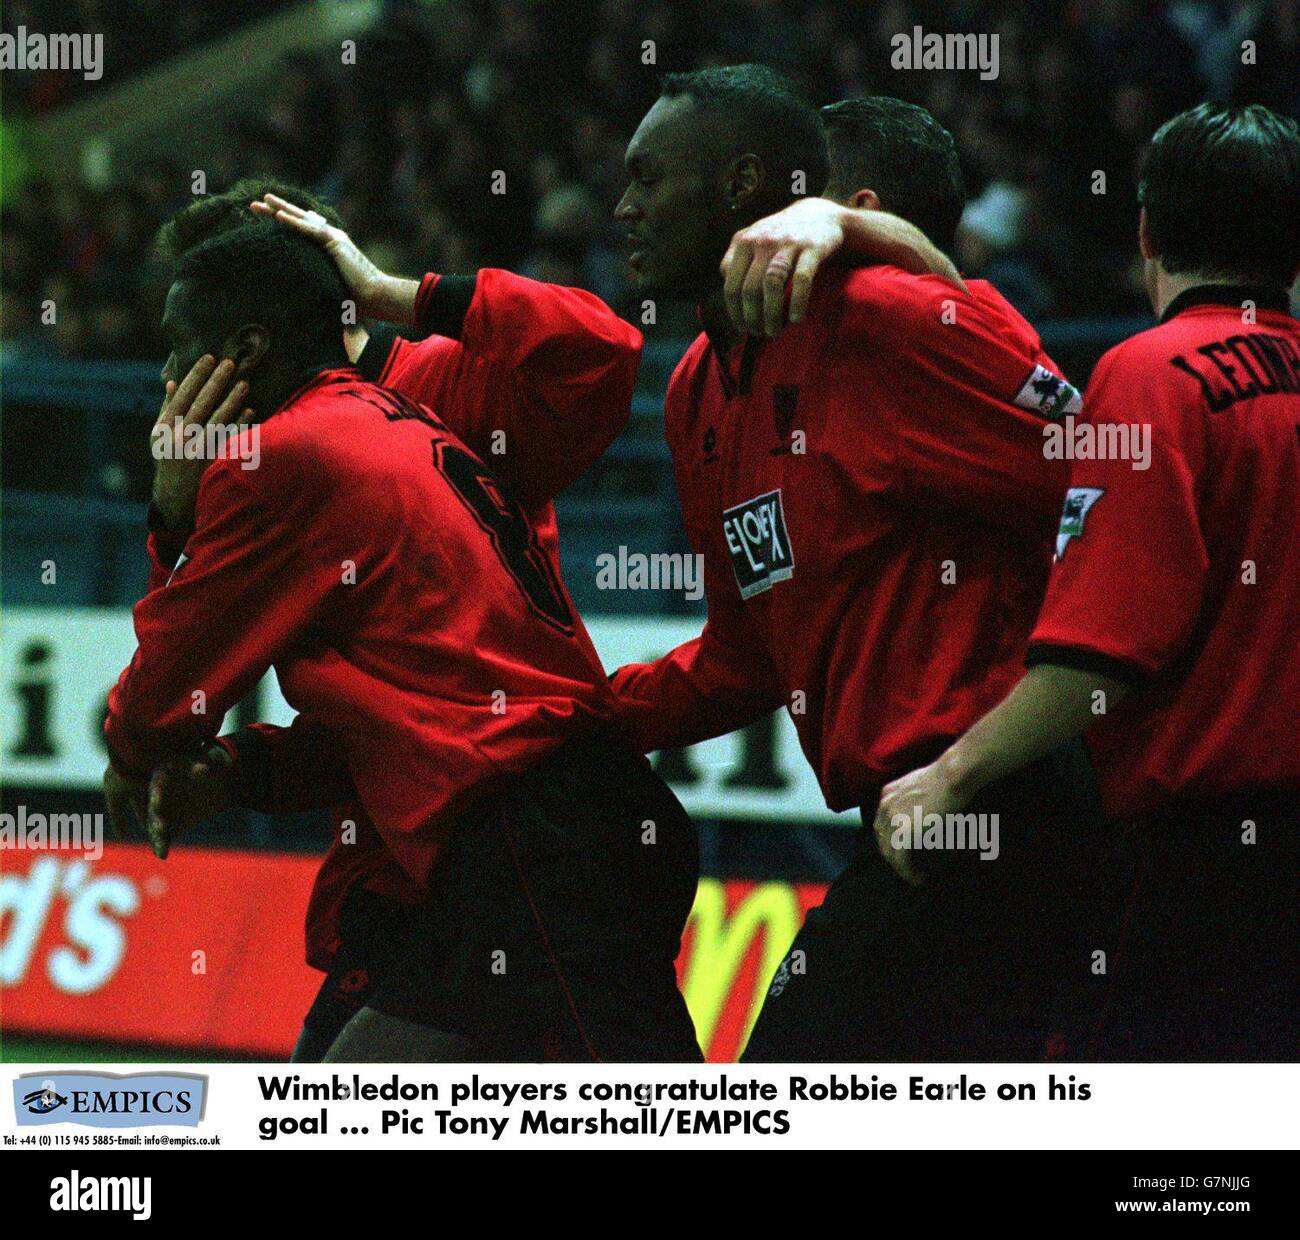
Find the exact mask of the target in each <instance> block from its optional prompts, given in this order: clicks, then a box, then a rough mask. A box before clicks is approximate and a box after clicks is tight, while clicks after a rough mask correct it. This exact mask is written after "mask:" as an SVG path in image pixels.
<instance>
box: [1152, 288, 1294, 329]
mask: <svg viewBox="0 0 1300 1240" xmlns="http://www.w3.org/2000/svg"><path fill="white" fill-rule="evenodd" d="M1245 301H1253V302H1254V303H1255V305H1256V306H1257V307H1258V308H1259V309H1261V310H1277V311H1279V312H1280V313H1282V314H1290V313H1291V299H1290V297H1289V295H1288V294H1287V291H1286V289H1284V288H1282V287H1280V286H1279V285H1275V284H1198V285H1197V286H1196V287H1195V288H1188V289H1184V290H1183V291H1182V292H1181V293H1179V294H1178V296H1177V297H1175V298H1174V299H1173V301H1171V302H1170V303H1169V304H1168V305H1167V306H1166V307H1165V312H1164V314H1162V315H1161V316H1160V321H1161V322H1162V323H1168V322H1169V320H1170V319H1172V318H1173V317H1174V315H1176V314H1182V312H1183V311H1184V310H1190V309H1191V308H1192V307H1193V306H1235V307H1237V308H1238V309H1240V308H1241V304H1242V302H1245Z"/></svg>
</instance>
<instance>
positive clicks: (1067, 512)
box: [1056, 487, 1106, 560]
mask: <svg viewBox="0 0 1300 1240" xmlns="http://www.w3.org/2000/svg"><path fill="white" fill-rule="evenodd" d="M1105 494H1106V492H1105V490H1104V489H1103V488H1101V487H1071V488H1070V489H1069V490H1068V491H1066V493H1065V505H1064V507H1063V508H1062V509H1061V528H1060V529H1059V530H1058V531H1057V535H1056V558H1057V559H1058V560H1059V559H1060V558H1061V556H1063V555H1064V554H1065V548H1066V546H1067V545H1068V544H1069V542H1070V539H1071V538H1082V537H1083V523H1084V522H1085V521H1086V520H1087V519H1088V510H1089V509H1090V508H1091V507H1092V506H1093V504H1095V503H1096V502H1097V501H1098V500H1099V499H1101V497H1102V496H1103V495H1105Z"/></svg>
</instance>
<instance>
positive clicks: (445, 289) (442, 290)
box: [415, 272, 478, 339]
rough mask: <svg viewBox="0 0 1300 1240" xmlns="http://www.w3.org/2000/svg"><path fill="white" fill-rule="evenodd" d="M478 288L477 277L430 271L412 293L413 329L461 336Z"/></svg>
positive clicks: (434, 334)
mask: <svg viewBox="0 0 1300 1240" xmlns="http://www.w3.org/2000/svg"><path fill="white" fill-rule="evenodd" d="M477 288H478V276H477V275H472V276H439V275H435V274H433V273H432V272H430V273H429V274H428V275H426V276H425V277H424V279H423V280H421V281H420V291H419V292H418V293H416V295H415V329H416V331H417V332H419V333H420V334H421V335H422V336H450V337H451V338H452V339H458V338H459V337H460V333H461V330H462V329H463V328H464V326H465V315H466V314H468V313H469V306H470V302H472V301H473V300H474V292H475V290H476V289H477Z"/></svg>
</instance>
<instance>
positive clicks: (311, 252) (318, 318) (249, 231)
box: [176, 218, 347, 365]
mask: <svg viewBox="0 0 1300 1240" xmlns="http://www.w3.org/2000/svg"><path fill="white" fill-rule="evenodd" d="M176 279H177V280H178V281H180V282H182V283H185V284H191V283H192V284H194V285H196V286H197V292H198V294H199V295H198V296H195V297H191V298H190V299H189V301H188V306H187V308H188V307H193V309H192V310H189V313H190V314H191V315H192V316H193V317H194V318H195V319H196V320H197V323H196V326H198V327H200V328H207V329H210V330H211V332H212V335H213V337H214V339H215V338H216V337H224V336H225V335H226V334H227V333H229V332H232V331H234V330H236V329H237V328H239V327H242V326H243V325H244V324H247V323H260V324H261V325H262V326H264V327H266V328H268V329H269V330H270V332H271V337H272V342H273V343H272V347H273V348H274V349H275V351H276V353H277V354H278V355H280V356H281V357H287V358H288V359H289V360H290V361H300V362H302V363H303V364H304V365H305V364H307V363H311V362H324V361H332V360H335V359H337V358H339V357H340V356H342V357H343V358H346V356H347V355H346V353H345V352H344V350H343V336H342V322H343V320H342V306H343V301H344V299H345V298H346V297H347V290H346V289H345V288H344V286H343V282H342V280H341V279H340V278H339V274H338V272H337V270H335V267H334V264H333V263H332V262H331V261H330V258H329V256H328V255H327V254H326V253H325V251H324V250H322V249H321V248H320V246H318V245H317V244H316V243H315V242H314V241H309V240H308V239H307V238H306V237H303V236H300V235H299V234H298V233H295V232H293V231H292V230H291V229H289V228H286V227H285V226H284V225H282V224H277V223H275V222H274V221H273V220H259V219H256V218H254V219H253V220H252V221H251V222H250V223H247V224H245V225H243V226H242V227H240V228H235V229H231V230H230V231H229V232H223V233H219V234H218V235H217V236H215V237H211V238H209V239H208V240H207V241H202V242H200V243H199V244H198V245H196V246H195V247H194V248H193V249H191V250H188V251H186V253H185V254H183V255H182V256H181V260H180V262H179V264H178V265H177V268H176Z"/></svg>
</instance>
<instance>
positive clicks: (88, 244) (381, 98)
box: [2, 0, 1300, 358]
mask: <svg viewBox="0 0 1300 1240" xmlns="http://www.w3.org/2000/svg"><path fill="white" fill-rule="evenodd" d="M73 7H74V8H75V7H78V6H75V5H74V6H73ZM79 7H81V8H83V9H85V10H87V11H89V12H91V13H92V14H93V13H96V12H98V13H101V14H108V13H110V12H111V11H116V10H117V9H118V8H119V7H120V9H121V11H122V12H128V11H133V10H137V9H138V10H141V11H142V12H146V13H147V15H148V17H149V21H150V25H149V30H150V31H151V32H152V33H151V36H150V41H149V45H148V46H149V48H151V49H152V52H153V53H154V54H156V53H157V52H158V49H160V48H162V49H170V50H171V52H172V53H173V54H176V53H180V52H183V50H184V49H185V47H186V46H192V45H193V43H194V42H195V41H196V40H197V39H199V38H204V37H209V36H210V34H211V33H212V26H211V21H212V18H211V14H210V12H209V10H210V9H211V7H212V6H193V5H189V6H187V5H186V4H184V3H172V4H169V5H163V4H157V3H133V4H132V5H129V6H116V5H109V4H96V3H85V4H83V5H81V6H79ZM6 8H7V12H6V13H5V26H6V28H9V27H10V26H11V25H12V24H13V23H14V21H15V20H16V18H15V13H16V11H19V10H21V9H22V8H23V6H22V5H21V4H17V5H13V6H6ZM196 8H197V9H202V10H203V11H204V14H205V16H204V17H203V19H202V20H197V19H196V18H195V16H194V13H193V12H191V10H193V9H196ZM227 8H228V9H230V11H231V12H232V13H238V14H241V15H242V14H243V12H244V9H243V7H242V6H240V5H238V4H236V5H233V6H227ZM1296 10H1297V4H1296V2H1295V0H1170V2H1167V3H1158V2H1155V0H1004V2H981V0H969V2H966V3H962V2H957V3H934V2H931V0H880V2H879V3H865V2H864V3H851V4H850V3H844V2H842V0H841V2H838V3H831V2H825V0H822V2H819V0H811V2H807V3H804V2H800V0H722V2H718V3H698V4H696V3H692V4H685V3H667V2H665V0H587V2H586V3H572V2H569V0H545V2H542V0H448V2H447V3H445V4H438V5H434V4H427V3H416V2H415V0H404V2H393V0H390V2H388V3H386V4H384V5H383V6H382V9H381V13H380V16H379V18H378V19H377V21H376V22H375V23H374V25H373V26H372V28H371V29H370V30H369V31H368V32H367V33H366V34H365V35H364V36H363V37H362V38H361V39H360V40H359V44H358V51H357V63H356V64H355V65H352V64H343V63H340V56H339V52H338V50H337V49H333V50H331V51H330V52H329V53H323V54H320V55H311V56H305V55H302V56H297V57H294V58H292V59H290V60H288V61H285V62H282V63H280V64H278V65H277V66H276V67H275V69H274V72H273V73H271V74H270V75H269V77H268V81H267V83H266V86H265V89H264V90H263V91H261V92H258V94H257V97H256V98H255V99H253V100H250V101H249V103H248V105H247V107H246V108H245V109H244V110H243V111H239V110H236V111H235V112H234V113H233V114H232V113H231V112H230V110H229V109H228V108H224V107H223V108H222V109H221V110H220V113H219V114H214V115H213V116H211V117H207V118H203V120H202V123H203V124H206V125H214V126H220V127H221V128H222V130H223V132H224V136H225V139H226V140H225V142H224V149H223V152H222V154H221V156H220V158H219V160H218V161H217V162H216V164H215V165H211V164H209V166H208V167H207V169H206V171H207V173H208V184H209V187H210V188H212V189H218V188H221V187H222V186H223V185H224V184H227V183H229V182H231V181H233V180H234V179H236V178H237V177H238V176H242V175H249V174H256V173H266V174H273V175H276V176H279V177H283V178H286V179H288V180H291V181H295V182H298V183H301V184H304V185H307V186H309V187H311V188H312V189H313V190H315V191H316V192H317V193H319V194H320V195H322V196H323V197H325V198H327V199H329V200H331V201H334V202H336V203H337V205H338V206H339V209H340V210H341V211H342V213H343V215H344V217H345V218H346V219H347V220H348V222H349V224H350V226H351V228H352V231H353V233H354V235H355V236H356V237H357V239H358V240H359V241H360V242H361V243H362V245H363V246H364V247H365V248H366V249H367V250H368V251H369V252H371V253H372V255H373V256H374V258H375V259H376V261H378V262H379V263H380V264H381V265H382V266H386V267H388V268H389V269H391V270H394V271H401V272H405V273H409V274H418V273H419V272H421V271H424V270H429V269H434V270H443V271H464V270H472V269H473V268H476V267H479V266H484V265H491V266H505V267H510V268H513V269H515V270H519V271H523V272H525V273H526V274H530V275H534V276H538V277H540V278H543V279H547V280H552V281H557V282H561V283H567V284H575V285H581V286H584V287H587V288H589V289H592V290H593V291H595V292H596V293H598V294H600V295H601V296H602V297H604V298H606V299H607V300H608V301H610V302H611V303H612V304H614V305H615V306H617V307H619V308H621V309H623V310H624V311H626V312H628V313H635V312H636V308H637V303H636V302H635V301H634V300H633V299H632V297H631V292H630V289H629V288H628V287H627V286H626V284H625V281H624V266H623V257H622V245H621V230H620V229H619V228H618V227H617V226H616V225H615V224H614V223H613V220H612V217H611V212H612V208H613V206H614V204H615V203H616V202H617V200H618V198H619V196H620V194H621V192H622V189H623V171H622V155H623V149H624V146H625V145H626V142H627V139H628V137H629V136H630V134H631V133H632V131H633V129H634V128H635V126H636V123H637V121H638V120H639V118H640V116H641V115H642V113H643V111H644V110H645V108H646V107H647V106H648V105H649V103H650V102H652V101H653V99H654V97H655V94H656V83H657V81H658V78H659V77H660V75H661V74H663V73H665V72H669V71H672V70H677V69H683V68H693V67H698V66H701V65H706V64H718V63H728V62H736V61H743V60H758V61H763V62H766V63H768V64H771V65H773V66H775V67H777V68H779V69H782V70H783V71H785V72H787V73H789V74H791V75H792V76H793V77H795V78H796V79H797V80H798V81H799V82H800V83H801V84H802V86H803V87H804V88H805V89H806V91H807V92H808V93H809V95H810V96H811V97H812V98H813V99H815V100H816V101H818V102H822V103H824V102H830V101H832V100H836V99H842V98H846V97H849V96H853V95H859V94H866V93H882V94H890V95H896V96H899V97H902V98H904V99H908V100H911V101H913V102H917V103H922V104H924V105H925V106H926V107H928V108H930V109H931V111H933V112H934V113H935V114H936V115H937V116H938V117H939V118H940V119H941V120H942V121H943V122H944V123H945V124H946V125H947V126H948V127H949V128H950V129H951V130H952V132H953V134H954V135H955V137H956V139H957V143H958V147H959V150H960V152H961V158H962V164H963V168H964V171H965V175H966V179H967V188H968V192H969V196H970V202H969V205H968V209H967V214H966V217H965V220H964V221H963V227H962V233H961V238H960V242H959V254H958V255H957V256H956V257H957V259H958V262H959V264H960V266H961V267H962V268H963V269H964V270H965V271H967V272H968V273H971V274H977V275H984V276H987V277H988V278H990V279H992V280H993V281H994V282H995V283H997V284H998V286H999V287H1000V288H1001V289H1002V290H1003V291H1004V292H1005V293H1006V295H1007V296H1008V297H1010V299H1011V300H1012V301H1013V302H1015V303H1016V304H1017V305H1018V306H1019V307H1020V308H1021V310H1022V311H1024V312H1025V313H1027V314H1028V315H1029V316H1030V317H1031V318H1055V317H1063V316H1079V315H1093V314H1112V313H1118V314H1124V313H1133V312H1140V311H1141V310H1142V309H1143V308H1144V303H1143V301H1142V299H1141V296H1140V288H1139V286H1138V284H1137V283H1136V279H1135V264H1134V256H1135V253H1136V240H1135V232H1136V206H1135V201H1134V186H1135V178H1134V173H1135V168H1136V164H1137V160H1138V157H1139V156H1140V153H1141V150H1142V148H1143V145H1144V143H1145V141H1146V140H1147V139H1148V138H1149V137H1150V135H1151V133H1152V132H1153V130H1154V129H1155V128H1156V126H1157V125H1158V124H1159V123H1160V122H1161V121H1163V120H1164V119H1166V118H1167V117H1168V116H1170V115H1172V114H1173V113H1174V112H1176V111H1178V110H1180V109H1181V108H1183V107H1186V106H1188V105H1189V104H1191V103H1194V102H1196V101H1198V100H1199V99H1202V98H1206V97H1211V98H1218V99H1234V100H1243V101H1260V102H1264V103H1267V104H1269V105H1270V106H1272V107H1275V108H1277V109H1279V110H1281V111H1285V112H1288V113H1290V114H1291V115H1296V114H1297V112H1300V73H1297V64H1300V41H1298V30H1300V23H1298V19H1297V11H1296ZM87 20H88V21H90V20H93V17H89V18H87ZM106 20H107V19H106ZM916 25H919V26H921V27H922V28H923V29H924V30H925V31H927V32H938V33H946V32H961V31H971V32H984V33H996V34H997V35H998V36H999V65H998V69H999V72H998V76H997V78H996V80H993V81H981V80H980V77H979V74H978V72H977V71H974V70H968V71H966V72H951V71H935V70H923V69H921V70H918V69H914V70H899V69H895V68H893V67H892V66H891V51H892V49H891V39H892V38H893V36H894V35H896V34H899V33H909V32H910V31H911V30H912V28H913V26H916ZM124 38H126V36H124V35H122V34H121V33H119V35H118V41H119V43H120V42H121V41H122V40H123V39H124ZM126 41H127V42H128V43H129V42H130V41H131V40H130V39H129V38H126ZM1247 41H1253V47H1254V49H1255V50H1254V52H1253V54H1252V53H1251V52H1250V51H1249V50H1245V51H1244V50H1243V48H1244V47H1246V48H1249V47H1250V46H1251V44H1249V43H1247ZM1252 60H1253V61H1254V63H1249V62H1250V61H1252ZM141 67H142V68H143V67H147V65H145V64H142V65H141ZM6 79H7V80H6V92H8V90H9V87H8V75H6ZM99 85H100V86H101V87H103V86H107V85H108V80H107V79H106V80H105V82H102V83H100V84H99ZM47 93H48V92H47ZM17 99H18V106H19V107H20V108H26V109H28V110H29V111H34V110H36V109H38V108H39V107H41V106H45V105H46V104H47V103H48V100H47V99H45V97H44V96H43V95H42V90H41V86H40V83H39V82H37V83H28V84H27V86H26V87H25V89H24V90H23V91H21V92H20V93H19V95H18V97H17ZM56 102H57V100H56ZM5 103H6V106H7V109H12V105H13V103H14V99H13V98H12V97H11V96H10V95H9V94H8V93H6V97H5ZM183 148H184V141H183V139H178V141H177V143H176V151H177V156H176V158H177V162H170V161H169V160H167V159H159V158H153V159H151V160H149V161H147V162H145V163H144V164H143V165H141V166H134V167H123V168H121V169H120V172H119V173H118V175H119V178H120V179H119V180H118V181H117V182H116V183H110V184H108V185H95V186H92V185H90V184H85V183H71V184H69V183H63V182H61V181H59V180H57V179H56V178H51V177H45V176H42V175H41V170H40V169H29V170H28V175H27V177H26V179H25V180H23V181H22V182H21V183H19V184H17V185H14V184H11V185H9V186H8V187H7V188H6V191H5V198H4V204H3V273H2V280H3V290H4V299H3V321H2V328H3V335H4V338H5V340H6V342H7V343H8V344H10V345H13V344H20V345H23V346H25V347H28V348H33V349H40V350H53V351H57V352H59V353H62V354H65V355H69V356H79V357H149V358H154V357H157V356H158V355H159V354H160V352H161V349H160V346H159V342H158V339H157V334H156V324H157V319H158V315H159V308H160V305H161V298H162V295H163V293H164V292H165V287H166V282H167V277H166V273H165V272H163V271H161V270H160V269H159V268H158V266H157V265H156V264H155V263H153V262H152V261H151V258H150V253H151V243H152V238H153V235H154V232H155V230H156V228H157V226H158V225H159V223H161V221H162V220H163V219H165V218H166V216H167V215H168V214H169V213H170V212H171V211H172V210H174V209H175V208H176V207H178V206H180V205H182V204H183V203H184V201H185V200H186V197H187V195H188V193H189V189H190V183H189V172H190V167H189V165H188V164H187V163H185V162H184V154H183ZM1097 172H1103V173H1104V174H1105V182H1104V187H1103V188H1104V192H1097V191H1098V188H1099V185H1100V183H1099V182H1098V180H1097V178H1096V176H1095V174H1096V173H1097ZM501 191H504V192H501ZM48 302H53V303H54V304H55V305H56V307H57V313H56V318H55V322H54V323H53V324H46V325H43V324H42V323H41V307H42V305H43V304H44V303H48ZM658 327H659V328H660V329H661V330H668V331H673V330H686V329H688V328H689V319H688V318H684V319H681V320H672V319H666V318H664V317H661V318H660V321H659V324H658Z"/></svg>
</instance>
